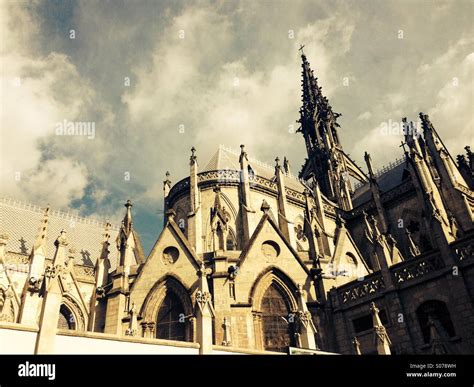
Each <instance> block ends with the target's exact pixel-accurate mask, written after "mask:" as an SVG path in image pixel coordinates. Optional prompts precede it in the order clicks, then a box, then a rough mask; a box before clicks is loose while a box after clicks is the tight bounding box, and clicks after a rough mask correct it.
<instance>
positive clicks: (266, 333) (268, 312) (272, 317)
mask: <svg viewBox="0 0 474 387" xmlns="http://www.w3.org/2000/svg"><path fill="white" fill-rule="evenodd" d="M261 311H262V324H263V345H264V347H265V350H267V351H278V352H285V351H286V348H287V347H288V346H291V345H294V334H293V324H292V323H291V322H290V321H289V314H290V308H289V306H288V303H287V301H286V299H285V297H284V295H283V292H282V291H281V290H280V289H279V288H278V286H277V285H275V284H274V283H272V284H271V285H270V286H269V287H268V289H267V290H266V291H265V293H264V296H263V299H262V308H261Z"/></svg>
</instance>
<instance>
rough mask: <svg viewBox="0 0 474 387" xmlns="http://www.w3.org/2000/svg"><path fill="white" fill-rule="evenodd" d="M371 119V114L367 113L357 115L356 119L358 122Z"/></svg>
mask: <svg viewBox="0 0 474 387" xmlns="http://www.w3.org/2000/svg"><path fill="white" fill-rule="evenodd" d="M371 117H372V113H371V112H369V111H366V112H364V113H361V114H359V116H358V117H357V119H358V120H368V119H370V118H371Z"/></svg>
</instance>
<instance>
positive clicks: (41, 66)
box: [0, 2, 96, 206]
mask: <svg viewBox="0 0 474 387" xmlns="http://www.w3.org/2000/svg"><path fill="white" fill-rule="evenodd" d="M0 15H1V16H0V19H1V22H2V25H4V26H7V27H5V28H3V30H4V31H6V36H5V37H6V40H5V42H6V44H5V47H4V49H3V50H2V53H1V59H0V60H1V62H2V70H1V74H0V77H1V79H0V82H1V90H2V109H1V112H0V122H1V135H0V141H1V143H0V146H1V150H2V159H1V161H2V168H1V172H0V179H1V181H2V194H4V195H7V196H12V197H15V198H18V199H22V200H27V201H33V202H38V203H44V202H45V201H48V202H51V203H54V204H55V205H61V206H66V205H68V204H70V202H71V201H72V200H75V199H81V198H82V197H83V192H84V188H85V186H86V184H87V170H86V169H85V167H84V166H83V165H80V164H79V163H78V162H75V161H73V160H72V159H68V158H66V157H64V156H60V155H58V154H54V153H53V154H49V155H48V156H47V158H46V159H45V158H44V156H45V155H44V153H43V152H42V150H41V149H40V145H41V144H43V145H48V144H49V143H50V142H51V139H53V137H52V136H54V128H55V125H56V123H57V122H60V121H63V120H64V119H67V120H75V119H82V118H84V117H82V116H81V113H83V112H84V106H87V105H94V104H95V103H96V102H95V101H94V96H95V93H94V91H93V89H92V88H91V85H90V84H89V83H88V82H86V81H85V80H84V79H82V78H81V76H80V75H79V73H78V71H77V69H76V67H75V66H74V64H72V63H71V61H70V59H69V58H68V57H67V56H66V55H64V54H60V53H56V52H52V53H50V54H48V55H47V56H42V55H39V54H37V53H36V52H35V50H34V49H33V48H31V47H30V42H31V41H32V40H33V39H34V37H35V34H36V33H37V32H38V25H37V24H36V22H35V20H34V19H32V18H31V16H30V14H29V13H28V12H27V11H26V10H25V9H24V8H22V4H21V3H11V2H6V3H5V2H4V3H2V6H1V10H0ZM66 140H69V139H66Z"/></svg>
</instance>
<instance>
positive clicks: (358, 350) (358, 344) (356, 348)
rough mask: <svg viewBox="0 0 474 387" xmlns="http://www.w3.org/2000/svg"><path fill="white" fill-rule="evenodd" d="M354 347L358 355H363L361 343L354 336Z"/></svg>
mask: <svg viewBox="0 0 474 387" xmlns="http://www.w3.org/2000/svg"><path fill="white" fill-rule="evenodd" d="M352 345H353V346H354V352H355V354H356V355H362V352H360V343H359V340H357V337H356V336H354V337H353V338H352Z"/></svg>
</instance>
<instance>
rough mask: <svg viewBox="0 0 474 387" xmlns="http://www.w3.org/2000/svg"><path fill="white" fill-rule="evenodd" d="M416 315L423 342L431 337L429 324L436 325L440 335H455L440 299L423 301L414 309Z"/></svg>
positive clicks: (447, 313) (446, 309)
mask: <svg viewBox="0 0 474 387" xmlns="http://www.w3.org/2000/svg"><path fill="white" fill-rule="evenodd" d="M416 316H417V317H418V322H419V324H420V328H421V332H422V333H423V340H424V342H425V343H429V342H430V340H431V339H432V338H431V337H430V336H431V335H430V325H431V324H434V325H435V326H436V328H437V330H438V332H439V333H440V334H441V335H444V336H447V337H454V336H455V335H456V333H455V331H454V326H453V323H452V321H451V317H450V315H449V311H448V308H447V307H446V304H445V303H444V302H442V301H436V300H430V301H426V302H424V303H423V304H421V305H420V306H419V307H418V309H417V310H416Z"/></svg>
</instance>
